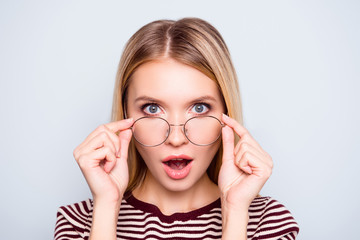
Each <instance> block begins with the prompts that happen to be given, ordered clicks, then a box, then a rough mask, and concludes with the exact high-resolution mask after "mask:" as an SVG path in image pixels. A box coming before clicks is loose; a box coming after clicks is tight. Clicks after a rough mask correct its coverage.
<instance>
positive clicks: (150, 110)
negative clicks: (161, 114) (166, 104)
mask: <svg viewBox="0 0 360 240" xmlns="http://www.w3.org/2000/svg"><path fill="white" fill-rule="evenodd" d="M159 110H160V108H159V106H158V105H156V104H147V105H145V106H144V107H143V111H144V112H145V113H146V114H157V113H158V111H159Z"/></svg>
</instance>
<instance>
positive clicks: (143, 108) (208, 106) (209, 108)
mask: <svg viewBox="0 0 360 240" xmlns="http://www.w3.org/2000/svg"><path fill="white" fill-rule="evenodd" d="M150 105H155V106H157V107H158V108H159V109H160V110H161V108H160V106H159V105H158V104H157V103H154V102H149V103H145V104H143V105H142V106H141V107H140V109H141V110H142V112H143V113H144V114H145V115H146V116H156V115H157V114H150V113H147V112H145V108H147V107H148V106H150ZM196 105H204V106H205V107H206V108H207V109H208V110H207V111H206V112H204V113H195V115H197V116H200V115H204V114H206V113H208V112H210V111H211V108H212V107H211V105H210V104H208V103H205V102H197V103H194V104H193V105H192V106H191V108H190V109H193V108H194V107H195V106H196Z"/></svg>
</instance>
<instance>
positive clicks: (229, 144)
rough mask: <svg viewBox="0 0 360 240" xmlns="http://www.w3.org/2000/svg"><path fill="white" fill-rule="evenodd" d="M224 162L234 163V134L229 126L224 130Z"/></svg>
mask: <svg viewBox="0 0 360 240" xmlns="http://www.w3.org/2000/svg"><path fill="white" fill-rule="evenodd" d="M222 142H223V162H226V161H234V132H233V130H232V129H231V128H230V127H229V126H225V127H223V129H222Z"/></svg>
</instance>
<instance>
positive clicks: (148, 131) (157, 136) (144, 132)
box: [131, 116, 224, 147]
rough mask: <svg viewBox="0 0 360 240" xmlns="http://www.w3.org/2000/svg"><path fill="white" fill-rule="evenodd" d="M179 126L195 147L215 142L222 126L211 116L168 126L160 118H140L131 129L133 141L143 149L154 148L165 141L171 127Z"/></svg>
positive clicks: (166, 122) (193, 118) (168, 124)
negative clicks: (143, 147)
mask: <svg viewBox="0 0 360 240" xmlns="http://www.w3.org/2000/svg"><path fill="white" fill-rule="evenodd" d="M176 126H181V127H182V131H183V133H184V135H185V137H186V138H187V139H188V140H189V141H190V142H191V143H193V144H195V145H197V146H208V145H211V144H213V143H214V142H216V141H217V140H218V139H219V137H220V135H221V129H222V127H223V126H224V125H223V124H222V123H221V122H220V120H219V119H217V118H216V117H213V116H199V117H192V118H190V119H188V120H187V121H186V122H185V123H184V124H177V125H175V124H170V123H169V122H168V121H166V120H165V119H164V118H161V117H141V118H139V119H137V120H136V121H135V122H134V124H133V125H132V127H131V130H132V132H133V136H134V139H135V140H136V141H137V142H138V143H140V144H141V145H143V146H145V147H156V146H159V145H161V144H162V143H164V142H165V141H166V139H167V138H168V137H169V135H170V131H171V127H176Z"/></svg>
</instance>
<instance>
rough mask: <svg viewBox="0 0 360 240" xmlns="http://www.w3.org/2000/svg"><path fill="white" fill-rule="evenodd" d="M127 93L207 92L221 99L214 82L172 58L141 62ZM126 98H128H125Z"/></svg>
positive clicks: (176, 95) (187, 95)
mask: <svg viewBox="0 0 360 240" xmlns="http://www.w3.org/2000/svg"><path fill="white" fill-rule="evenodd" d="M128 94H129V97H130V95H131V96H133V97H138V96H141V95H145V96H151V97H154V98H159V99H171V100H173V99H181V100H187V99H191V98H198V97H201V96H204V95H210V96H212V97H214V98H216V99H217V100H221V94H220V91H219V89H218V87H217V85H216V83H215V82H214V81H213V80H212V79H210V78H209V77H207V76H206V75H205V74H203V73H202V72H200V71H199V70H197V69H195V68H193V67H190V66H188V65H185V64H182V63H179V62H177V61H175V60H172V59H164V60H157V61H152V62H148V63H145V64H143V65H141V66H140V67H139V68H138V69H137V70H136V71H135V72H134V74H133V75H132V77H131V80H130V85H129V89H128ZM129 100H130V99H129Z"/></svg>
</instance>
